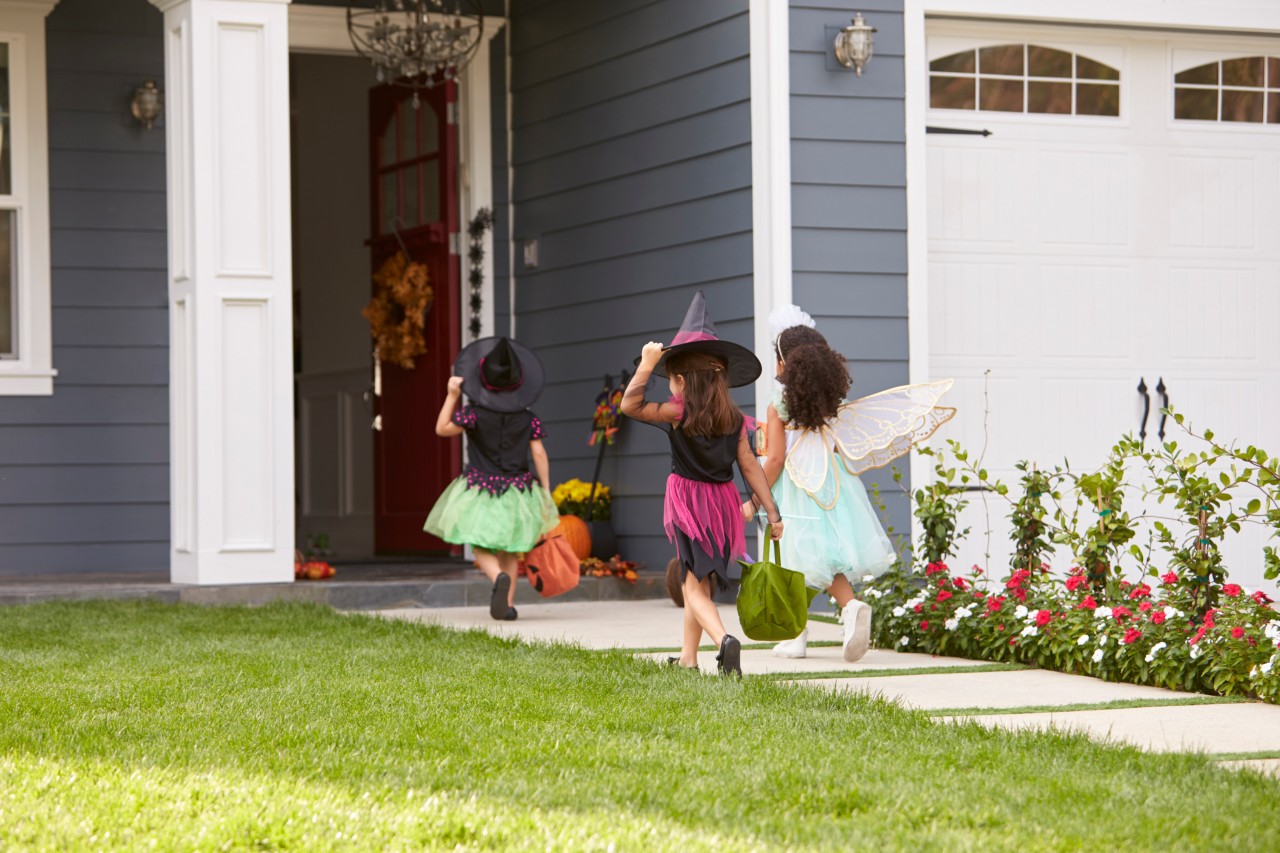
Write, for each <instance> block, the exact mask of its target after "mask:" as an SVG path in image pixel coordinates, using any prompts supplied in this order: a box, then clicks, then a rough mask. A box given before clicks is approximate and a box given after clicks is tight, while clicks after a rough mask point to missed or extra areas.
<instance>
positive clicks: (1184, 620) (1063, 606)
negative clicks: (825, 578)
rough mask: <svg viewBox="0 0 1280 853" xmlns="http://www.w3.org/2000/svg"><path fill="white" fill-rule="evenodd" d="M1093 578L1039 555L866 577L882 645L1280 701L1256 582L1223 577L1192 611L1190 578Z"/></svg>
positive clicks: (1277, 635)
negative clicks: (1003, 567)
mask: <svg viewBox="0 0 1280 853" xmlns="http://www.w3.org/2000/svg"><path fill="white" fill-rule="evenodd" d="M1150 581H1151V582H1152V583H1144V582H1138V583H1134V582H1131V581H1127V580H1110V581H1108V582H1107V583H1106V585H1105V587H1102V588H1099V587H1097V586H1094V585H1091V584H1090V583H1089V582H1088V580H1087V579H1086V577H1085V573H1084V571H1083V570H1082V569H1080V568H1078V567H1077V568H1072V569H1071V571H1070V573H1069V575H1068V576H1067V577H1066V579H1065V580H1063V579H1062V578H1061V577H1056V578H1055V577H1054V576H1053V575H1052V574H1051V573H1050V571H1049V567H1048V566H1047V565H1045V566H1042V567H1041V568H1040V570H1039V571H1038V572H1037V571H1032V570H1028V569H1018V570H1016V571H1014V572H1012V573H1011V574H1010V575H1009V576H1007V577H1006V578H1005V579H1004V580H1002V581H999V582H994V583H993V582H991V581H990V580H989V579H988V578H986V577H985V576H984V574H983V572H982V570H981V569H979V568H977V567H974V568H973V569H972V570H971V571H970V573H969V574H968V575H967V576H962V575H959V574H953V573H952V572H951V570H950V569H949V568H948V566H947V565H946V564H945V563H943V562H932V563H929V564H927V565H926V566H925V567H924V572H923V583H921V575H920V574H919V573H916V572H910V571H908V572H906V573H904V572H901V571H898V570H895V571H892V572H890V573H889V574H887V575H885V576H883V577H881V578H879V579H877V580H874V581H872V582H870V583H868V584H867V585H866V586H864V588H863V596H864V597H865V598H867V599H868V600H869V601H871V602H872V603H873V604H874V605H875V606H876V615H875V619H874V620H873V621H872V632H873V642H874V643H875V645H877V646H878V647H880V648H893V649H897V650H899V651H910V652H923V653H926V654H937V655H953V656H957V657H967V658H976V659H979V660H989V661H1010V662H1016V663H1025V664H1030V665H1032V666H1038V667H1041V668H1043V669H1052V670H1058V671H1060V672H1068V673H1073V674H1078V675H1091V676H1095V677H1098V678H1101V679H1104V680H1106V681H1126V682H1130V683H1133V684H1149V685H1152V686H1155V687H1165V688H1169V689H1173V690H1189V691H1199V692H1203V693H1213V694H1220V695H1223V696H1250V697H1255V698H1258V699H1263V700H1265V701H1268V702H1280V613H1277V612H1276V610H1275V608H1274V607H1273V606H1272V602H1271V600H1270V599H1269V598H1268V597H1267V596H1266V595H1265V594H1264V593H1262V592H1260V591H1259V592H1250V591H1248V590H1244V589H1242V588H1241V587H1240V586H1238V585H1236V584H1232V583H1227V584H1224V585H1223V586H1222V589H1221V593H1222V594H1221V596H1220V598H1219V604H1218V606H1217V607H1215V608H1213V609H1210V610H1208V611H1206V612H1205V613H1204V616H1203V618H1201V619H1197V618H1196V617H1195V616H1194V615H1192V614H1194V613H1195V606H1194V602H1195V599H1194V596H1195V594H1196V586H1195V583H1194V581H1191V582H1188V580H1186V579H1184V578H1183V577H1181V576H1179V575H1178V574H1177V573H1176V572H1172V571H1170V572H1166V573H1164V574H1163V575H1161V576H1160V577H1159V578H1155V577H1152V578H1150Z"/></svg>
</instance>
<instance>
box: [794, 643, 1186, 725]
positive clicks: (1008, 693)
mask: <svg viewBox="0 0 1280 853" xmlns="http://www.w3.org/2000/svg"><path fill="white" fill-rule="evenodd" d="M890 654H893V653H892V652H891V653H890ZM964 663H969V664H972V663H974V661H964ZM794 683H796V684H807V685H811V686H814V687H823V688H825V689H827V690H851V691H859V692H862V693H870V694H872V695H878V696H881V697H882V698H885V699H891V700H897V701H900V702H902V704H904V705H906V706H908V707H911V708H919V709H921V710H926V711H929V710H935V709H938V708H1019V707H1026V706H1029V705H1075V704H1079V703H1082V702H1090V703H1092V702H1113V701H1117V700H1124V699H1178V698H1196V697H1197V696H1198V695H1199V694H1196V693H1180V692H1177V691H1174V690H1164V689H1162V688H1159V687H1145V686H1141V685H1137V684H1121V683H1117V682H1114V681H1101V680H1099V679H1097V678H1086V677H1084V676H1079V675H1066V674H1064V673H1061V672H1049V671H1048V670H1043V669H1026V670H1017V671H1011V672H957V673H934V674H931V675H895V676H891V677H888V678H851V679H843V678H829V679H821V680H811V681H805V680H799V681H796V682H794ZM1028 716H1035V715H1028Z"/></svg>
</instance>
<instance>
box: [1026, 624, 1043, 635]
mask: <svg viewBox="0 0 1280 853" xmlns="http://www.w3.org/2000/svg"><path fill="white" fill-rule="evenodd" d="M1039 633H1040V629H1039V628H1037V627H1036V626H1035V625H1028V626H1027V627H1025V628H1023V629H1022V636H1024V637H1034V636H1035V635H1036V634H1039Z"/></svg>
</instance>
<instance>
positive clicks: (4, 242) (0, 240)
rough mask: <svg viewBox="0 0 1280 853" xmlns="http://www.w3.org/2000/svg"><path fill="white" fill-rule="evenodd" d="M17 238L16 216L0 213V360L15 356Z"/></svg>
mask: <svg viewBox="0 0 1280 853" xmlns="http://www.w3.org/2000/svg"><path fill="white" fill-rule="evenodd" d="M17 236H18V235H17V215H16V214H15V213H14V212H13V211H12V210H3V211H0V358H12V357H13V356H14V355H15V354H16V351H15V349H14V344H15V343H16V341H15V340H14V339H15V338H16V337H17V335H16V333H15V329H14V327H15V325H16V324H17V319H18V318H17V312H16V311H15V310H14V309H15V307H16V306H15V305H14V291H15V290H16V289H17V278H18V276H17V260H18V259H17V257H16V255H17V252H16V251H15V249H16V248H17Z"/></svg>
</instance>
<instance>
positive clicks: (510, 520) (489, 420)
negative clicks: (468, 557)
mask: <svg viewBox="0 0 1280 853" xmlns="http://www.w3.org/2000/svg"><path fill="white" fill-rule="evenodd" d="M453 422H454V423H455V424H457V425H458V426H460V427H462V428H463V429H465V430H466V431H467V436H468V438H469V439H470V456H471V459H470V464H468V466H467V469H466V470H465V471H464V472H463V473H462V476H460V477H458V478H457V479H456V480H454V481H453V482H452V483H450V484H449V486H448V487H447V488H446V489H445V490H444V493H443V494H441V495H440V499H439V500H437V501H436V504H435V506H434V507H432V508H431V513H430V515H428V516H427V521H426V523H425V524H423V526H422V529H423V530H425V531H426V532H427V533H430V534H431V535H432V536H435V537H438V538H440V539H443V540H444V541H445V542H449V543H451V544H454V545H470V546H471V547H473V548H484V549H485V550H488V551H506V552H508V553H512V554H524V553H527V552H528V551H529V550H530V549H531V548H533V546H535V545H537V544H538V540H539V539H541V538H542V537H543V535H544V534H546V533H549V532H550V531H552V530H554V529H555V528H556V526H557V525H558V524H559V523H560V512H559V510H557V509H556V503H555V501H554V500H552V498H551V493H550V492H548V491H547V490H546V489H544V488H543V487H542V484H541V483H539V482H538V480H537V478H536V477H534V475H533V473H532V472H531V471H530V470H529V462H528V460H529V442H530V441H532V440H535V439H541V438H542V437H543V430H542V422H541V421H540V420H538V418H537V416H536V415H534V414H533V413H532V412H530V411H528V410H525V411H521V412H506V413H504V412H495V411H491V410H489V409H485V408H482V407H480V406H466V407H464V408H462V409H459V410H458V411H457V412H455V413H454V415H453Z"/></svg>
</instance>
